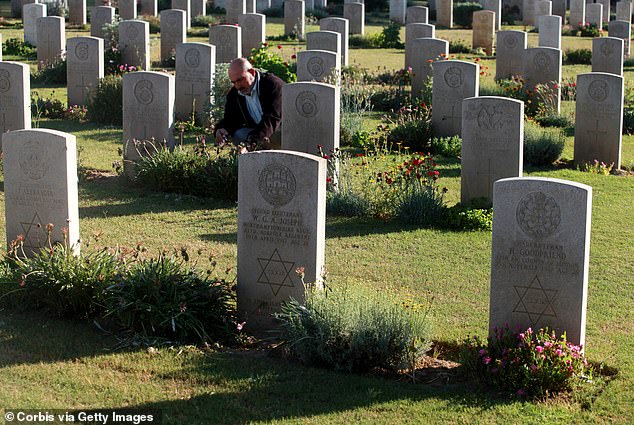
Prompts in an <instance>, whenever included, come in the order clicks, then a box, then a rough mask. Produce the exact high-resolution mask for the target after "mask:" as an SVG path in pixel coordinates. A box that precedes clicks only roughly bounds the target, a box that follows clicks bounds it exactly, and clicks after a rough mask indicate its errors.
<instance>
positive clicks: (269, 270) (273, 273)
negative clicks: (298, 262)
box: [257, 248, 295, 296]
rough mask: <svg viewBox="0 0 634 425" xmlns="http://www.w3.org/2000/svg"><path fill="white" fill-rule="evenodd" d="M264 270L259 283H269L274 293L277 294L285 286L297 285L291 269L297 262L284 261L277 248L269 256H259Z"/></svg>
mask: <svg viewBox="0 0 634 425" xmlns="http://www.w3.org/2000/svg"><path fill="white" fill-rule="evenodd" d="M258 263H260V268H261V269H262V272H261V273H260V276H258V280H257V282H258V283H261V284H263V285H269V287H270V288H271V291H272V292H273V295H275V296H277V294H278V293H279V292H280V289H282V287H283V286H285V287H287V288H293V287H294V286H295V285H294V284H293V281H292V280H291V275H290V274H291V271H292V270H293V266H294V265H295V263H294V262H293V261H284V260H282V257H281V256H280V253H279V252H278V250H277V248H275V250H274V251H273V254H271V256H270V257H269V258H258Z"/></svg>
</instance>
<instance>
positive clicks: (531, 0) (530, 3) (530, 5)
mask: <svg viewBox="0 0 634 425" xmlns="http://www.w3.org/2000/svg"><path fill="white" fill-rule="evenodd" d="M536 1H537V0H522V23H523V24H524V25H531V26H534V25H535V3H536Z"/></svg>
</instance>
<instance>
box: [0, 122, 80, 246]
mask: <svg viewBox="0 0 634 425" xmlns="http://www.w3.org/2000/svg"><path fill="white" fill-rule="evenodd" d="M3 155H4V158H3V166H4V191H5V197H6V201H5V216H6V226H7V243H8V244H10V243H11V241H13V240H16V239H17V238H18V236H19V235H21V236H22V239H23V248H24V253H25V254H26V255H30V254H32V253H34V252H38V251H39V249H40V248H48V247H49V244H48V243H49V242H48V238H49V232H50V238H51V241H50V243H51V244H54V243H56V242H62V243H63V242H66V243H68V244H69V245H70V246H73V247H74V251H75V252H76V253H79V208H78V195H77V149H76V141H75V136H73V135H72V134H68V133H63V132H61V131H56V130H48V129H46V130H44V129H36V130H16V131H12V132H10V133H7V134H5V135H4V138H3ZM49 224H52V225H53V226H52V227H50V226H49Z"/></svg>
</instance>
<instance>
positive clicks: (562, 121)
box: [534, 115, 574, 128]
mask: <svg viewBox="0 0 634 425" xmlns="http://www.w3.org/2000/svg"><path fill="white" fill-rule="evenodd" d="M534 119H535V122H536V123H538V124H539V125H541V126H542V127H559V128H568V127H573V126H574V122H573V121H572V119H571V118H570V117H567V116H564V115H545V116H541V117H535V118H534Z"/></svg>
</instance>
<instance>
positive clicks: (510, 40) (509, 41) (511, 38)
mask: <svg viewBox="0 0 634 425" xmlns="http://www.w3.org/2000/svg"><path fill="white" fill-rule="evenodd" d="M518 44H519V42H518V41H517V36H516V35H515V34H508V35H507V36H506V37H504V45H505V46H506V47H508V48H509V49H514V48H515V47H516V46H517V45H518Z"/></svg>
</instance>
